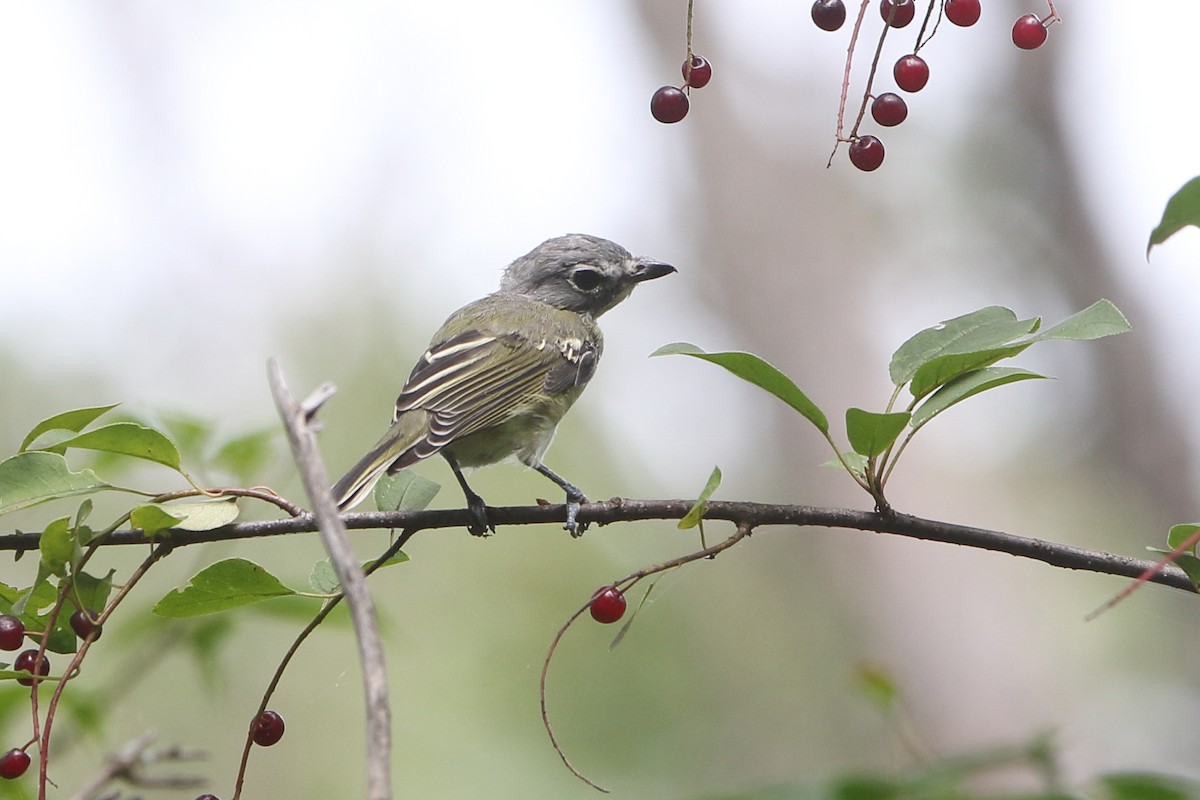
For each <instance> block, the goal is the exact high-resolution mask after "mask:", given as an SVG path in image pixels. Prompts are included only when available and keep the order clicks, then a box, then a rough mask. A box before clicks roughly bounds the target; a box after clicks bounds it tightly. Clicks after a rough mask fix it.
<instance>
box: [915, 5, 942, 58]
mask: <svg viewBox="0 0 1200 800" xmlns="http://www.w3.org/2000/svg"><path fill="white" fill-rule="evenodd" d="M934 6H937V10H938V15H937V19H936V20H934V22H933V30H931V31H930V32H929V35H928V36H926V35H925V29H926V28H928V27H929V20H930V18H932V17H933V8H934ZM941 24H942V2H941V0H938V1H937V2H934V3H930V4H929V8H927V9H925V18H924V19H923V20H921V27H920V28H919V29H918V30H917V44H916V46H914V47H913V54H914V55H915V54H917V53H919V52H921V48H922V47H924V46H925V45H927V44H929V40H930V39H932V38H933V35H934V34H935V33H937V29H938V26H939V25H941Z"/></svg>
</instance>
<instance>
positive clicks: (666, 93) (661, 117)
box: [650, 86, 688, 124]
mask: <svg viewBox="0 0 1200 800" xmlns="http://www.w3.org/2000/svg"><path fill="white" fill-rule="evenodd" d="M687 112H688V96H687V94H686V93H685V92H684V91H683V89H677V88H675V87H674V86H664V87H662V88H661V89H659V90H658V91H657V92H655V93H654V96H653V97H651V98H650V113H651V114H653V115H654V118H655V119H656V120H658V121H659V122H665V123H667V124H670V123H672V122H679V120H681V119H683V118H684V117H686V116H687Z"/></svg>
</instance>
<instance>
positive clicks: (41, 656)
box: [0, 609, 101, 780]
mask: <svg viewBox="0 0 1200 800" xmlns="http://www.w3.org/2000/svg"><path fill="white" fill-rule="evenodd" d="M96 619H97V614H96V612H94V611H91V610H88V609H80V610H78V611H76V612H75V613H74V614H73V615H72V616H71V619H70V625H71V630H73V631H75V635H76V636H78V637H79V638H81V639H87V638H89V637H90V638H91V639H92V641H95V640H96V639H99V638H100V631H101V628H100V626H99V625H97V624H96ZM27 634H29V632H28V631H26V630H25V623H24V622H22V621H21V619H20V618H19V617H14V616H13V615H11V614H0V650H7V651H10V652H11V651H13V650H20V649H21V647H22V645H24V643H25V636H26V635H27ZM31 635H33V636H37V635H39V634H37V633H36V632H35V633H33V634H31ZM11 669H12V671H13V672H27V673H29V677H27V678H17V683H19V684H21V685H22V686H33V685H34V684H37V683H39V682H40V681H39V680H38V679H39V678H44V677H46V676H47V675H49V674H50V659H49V658H47V657H46V654H45V653H44V652H39V649H38V648H36V647H34V648H29V649H27V650H22V651H21V652H20V653H18V654H17V657H16V658H14V659H13V662H12V666H11ZM29 762H30V758H29V753H27V752H25V749H24V748H21V747H14V748H13V749H12V750H9V751H8V752H7V753H4V754H3V755H0V778H3V779H5V780H14V779H16V778H19V777H21V776H22V775H24V774H25V771H26V770H27V769H29Z"/></svg>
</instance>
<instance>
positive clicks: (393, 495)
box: [375, 469, 442, 511]
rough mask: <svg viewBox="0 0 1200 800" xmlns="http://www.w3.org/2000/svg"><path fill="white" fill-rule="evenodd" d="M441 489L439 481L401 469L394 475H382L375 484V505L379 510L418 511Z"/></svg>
mask: <svg viewBox="0 0 1200 800" xmlns="http://www.w3.org/2000/svg"><path fill="white" fill-rule="evenodd" d="M441 489H442V485H441V484H440V483H437V482H436V481H431V480H429V479H428V478H422V477H421V476H420V475H418V474H417V473H415V472H413V471H412V470H408V469H402V470H400V471H399V472H397V473H395V474H394V475H384V476H383V477H382V478H380V479H379V483H377V484H375V507H376V508H378V509H379V510H380V511H420V510H422V509H423V508H425V507H426V506H428V505H429V504H430V503H431V502H432V501H433V498H434V497H436V496H437V493H438V492H440V491H441Z"/></svg>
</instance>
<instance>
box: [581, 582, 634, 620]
mask: <svg viewBox="0 0 1200 800" xmlns="http://www.w3.org/2000/svg"><path fill="white" fill-rule="evenodd" d="M625 606H626V603H625V595H623V594H622V593H621V590H620V589H618V588H617V587H615V586H605V587H603V588H602V589H597V590H596V593H595V594H594V595H592V601H591V602H590V603H588V608H589V609H590V610H591V612H592V619H594V620H596V622H603V623H604V624H606V625H607V624H609V623H611V622H616V621H617V620H619V619H620V618H621V617H623V616H625Z"/></svg>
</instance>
